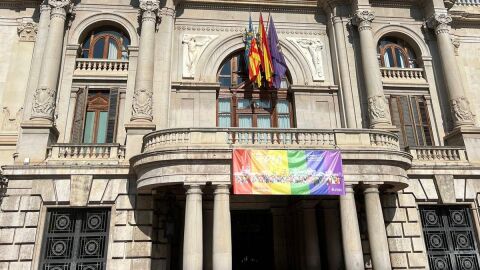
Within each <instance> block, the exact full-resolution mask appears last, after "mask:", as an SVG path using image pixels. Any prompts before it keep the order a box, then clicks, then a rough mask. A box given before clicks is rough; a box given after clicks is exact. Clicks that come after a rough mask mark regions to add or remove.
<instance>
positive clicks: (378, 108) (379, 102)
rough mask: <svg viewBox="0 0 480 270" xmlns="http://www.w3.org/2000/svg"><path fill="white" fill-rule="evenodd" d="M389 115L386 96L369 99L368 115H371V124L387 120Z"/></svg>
mask: <svg viewBox="0 0 480 270" xmlns="http://www.w3.org/2000/svg"><path fill="white" fill-rule="evenodd" d="M387 113H388V109H387V99H386V98H385V96H381V95H378V96H373V97H369V98H368V114H369V115H370V122H379V121H378V120H383V121H385V120H387ZM383 121H382V122H383Z"/></svg>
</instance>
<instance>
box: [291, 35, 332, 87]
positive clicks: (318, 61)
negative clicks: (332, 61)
mask: <svg viewBox="0 0 480 270" xmlns="http://www.w3.org/2000/svg"><path fill="white" fill-rule="evenodd" d="M287 40H288V41H289V42H290V43H292V44H293V45H294V46H295V47H296V48H297V49H298V50H300V52H302V54H303V55H304V56H305V59H306V60H307V63H308V65H309V66H310V69H311V71H312V77H313V80H314V81H323V80H325V73H324V69H323V59H322V57H323V50H324V45H323V43H322V41H321V40H320V39H314V38H293V37H288V38H287Z"/></svg>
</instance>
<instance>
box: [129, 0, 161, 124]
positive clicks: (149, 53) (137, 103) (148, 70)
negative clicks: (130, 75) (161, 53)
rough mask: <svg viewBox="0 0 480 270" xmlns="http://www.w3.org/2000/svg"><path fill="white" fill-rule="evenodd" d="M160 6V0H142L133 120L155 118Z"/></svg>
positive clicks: (150, 119)
mask: <svg viewBox="0 0 480 270" xmlns="http://www.w3.org/2000/svg"><path fill="white" fill-rule="evenodd" d="M159 7H160V3H159V1H158V0H140V10H141V14H142V15H141V18H142V27H141V33H140V48H139V54H138V62H137V73H136V76H135V91H134V93H133V102H132V117H131V119H130V120H131V121H148V122H151V121H152V120H153V112H152V107H153V99H152V97H153V68H154V55H155V27H156V25H157V11H158V9H159Z"/></svg>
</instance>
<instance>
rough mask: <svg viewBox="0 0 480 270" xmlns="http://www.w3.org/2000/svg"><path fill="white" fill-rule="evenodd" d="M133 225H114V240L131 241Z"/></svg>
mask: <svg viewBox="0 0 480 270" xmlns="http://www.w3.org/2000/svg"><path fill="white" fill-rule="evenodd" d="M132 239H133V227H132V226H115V232H114V234H113V240H114V241H132Z"/></svg>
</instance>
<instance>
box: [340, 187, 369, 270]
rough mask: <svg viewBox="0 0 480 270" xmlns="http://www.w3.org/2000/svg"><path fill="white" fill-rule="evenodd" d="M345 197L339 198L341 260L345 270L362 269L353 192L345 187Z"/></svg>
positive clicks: (360, 242) (360, 246) (361, 253)
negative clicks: (341, 243)
mask: <svg viewBox="0 0 480 270" xmlns="http://www.w3.org/2000/svg"><path fill="white" fill-rule="evenodd" d="M345 188H346V193H345V196H340V220H341V224H342V242H343V258H344V262H345V269H346V270H361V269H364V262H363V251H362V240H361V238H360V229H359V227H358V217H357V207H356V205H355V192H354V191H353V188H352V186H351V185H346V186H345Z"/></svg>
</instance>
